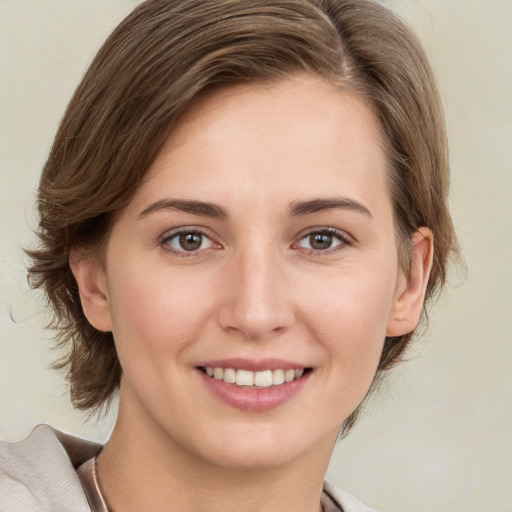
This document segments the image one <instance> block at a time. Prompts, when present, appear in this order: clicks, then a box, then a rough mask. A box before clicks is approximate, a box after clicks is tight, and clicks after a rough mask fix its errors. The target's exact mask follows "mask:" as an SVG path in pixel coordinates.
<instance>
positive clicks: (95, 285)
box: [69, 249, 112, 332]
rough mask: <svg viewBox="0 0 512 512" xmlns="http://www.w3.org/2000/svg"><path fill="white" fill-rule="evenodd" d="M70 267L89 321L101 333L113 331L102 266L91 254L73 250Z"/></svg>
mask: <svg viewBox="0 0 512 512" xmlns="http://www.w3.org/2000/svg"><path fill="white" fill-rule="evenodd" d="M69 266H70V267H71V271H72V272H73V275H74V276H75V279H76V282H77V284H78V291H79V293H80V301H81V302H82V309H83V310H84V314H85V316H86V318H87V320H89V323H90V324H91V325H92V326H93V327H95V328H96V329H98V330H99V331H103V332H108V331H111V330H112V321H111V317H110V304H109V301H108V291H107V280H106V275H105V272H104V270H103V269H102V267H101V265H100V264H99V263H98V262H97V261H96V260H95V258H92V257H91V256H90V254H84V253H83V252H81V251H79V250H76V249H72V250H71V254H70V257H69Z"/></svg>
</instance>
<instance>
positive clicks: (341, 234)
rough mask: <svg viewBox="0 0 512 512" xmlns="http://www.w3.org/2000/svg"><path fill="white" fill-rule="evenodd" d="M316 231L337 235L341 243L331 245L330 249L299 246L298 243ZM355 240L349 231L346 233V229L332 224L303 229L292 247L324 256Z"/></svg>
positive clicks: (351, 243)
mask: <svg viewBox="0 0 512 512" xmlns="http://www.w3.org/2000/svg"><path fill="white" fill-rule="evenodd" d="M315 233H328V234H330V235H333V236H334V237H336V238H337V239H338V240H339V241H340V242H341V243H340V244H338V245H336V246H334V247H330V248H328V249H323V250H321V249H308V248H304V247H299V245H298V244H299V243H300V242H301V241H302V240H304V238H306V237H308V236H311V235H312V234H315ZM354 242H355V240H354V238H353V237H352V236H350V235H349V234H348V233H346V232H345V231H342V230H340V229H338V228H333V227H331V226H316V227H312V228H308V229H306V230H304V231H302V232H301V233H299V234H298V235H297V238H296V241H295V242H294V243H293V244H292V248H294V249H302V250H303V251H306V252H309V253H310V254H314V255H318V256H322V255H328V254H332V253H334V252H337V251H339V250H341V249H342V248H343V247H345V246H351V245H353V244H354Z"/></svg>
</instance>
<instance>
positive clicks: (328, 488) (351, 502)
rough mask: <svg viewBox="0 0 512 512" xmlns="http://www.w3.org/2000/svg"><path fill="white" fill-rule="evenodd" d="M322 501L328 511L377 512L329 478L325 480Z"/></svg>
mask: <svg viewBox="0 0 512 512" xmlns="http://www.w3.org/2000/svg"><path fill="white" fill-rule="evenodd" d="M322 503H323V504H324V510H326V512H331V511H332V512H336V511H339V512H376V511H375V510H373V509H371V508H369V507H367V506H366V505H364V504H363V503H361V502H360V501H359V500H358V499H357V498H354V496H352V495H351V494H349V493H348V492H346V491H343V490H342V489H340V488H338V487H336V486H335V485H334V484H332V483H330V482H328V481H327V480H324V493H323V498H322ZM329 507H330V508H329Z"/></svg>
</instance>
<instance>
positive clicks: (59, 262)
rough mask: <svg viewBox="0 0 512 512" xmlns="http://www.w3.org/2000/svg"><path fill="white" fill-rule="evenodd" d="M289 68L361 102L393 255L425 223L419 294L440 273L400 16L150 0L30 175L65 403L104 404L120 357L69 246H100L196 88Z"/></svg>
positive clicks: (439, 150)
mask: <svg viewBox="0 0 512 512" xmlns="http://www.w3.org/2000/svg"><path fill="white" fill-rule="evenodd" d="M297 72H307V73H312V74H315V75H318V76H321V77H323V78H325V79H326V80H328V81H330V82H331V83H333V84H335V85H336V86H337V87H341V88H345V89H350V90H351V91H353V92H354V93H356V94H359V95H361V96H362V97H363V98H365V100H366V101H367V102H368V104H369V105H371V107H372V108H373V110H374V112H375V114H376V116H377V118H378V120H379V122H380V124H381V129H382V134H383V138H384V144H385V150H386V152H387V156H388V163H389V187H390V193H391V197H392V200H393V205H394V215H395V224H396V233H397V245H398V251H399V258H400V263H401V265H402V266H403V267H404V268H406V267H407V265H408V255H409V253H410V251H409V248H410V239H411V235H412V234H413V233H414V232H415V231H416V230H417V229H418V228H419V227H422V226H426V227H429V228H430V229H431V230H432V231H433V233H434V239H435V251H434V254H435V256H434V264H433V268H432V272H431V275H430V279H429V282H428V288H427V298H426V302H427V301H428V300H429V299H430V298H432V296H433V294H434V292H435V291H436V290H437V289H438V288H440V287H441V286H442V285H443V284H444V283H445V279H446V267H447V261H448V259H449V256H450V254H451V253H456V252H457V243H456V239H455V235H454V230H453V225H452V222H451V218H450V214H449V211H448V207H447V193H448V185H449V184H448V181H449V176H448V156H447V142H446V135H445V127H444V120H443V113H442V107H441V102H440V98H439V94H438V91H437V87H436V82H435V79H434V75H433V73H432V71H431V68H430V66H429V63H428V61H427V58H426V56H425V54H424V52H423V50H422V48H421V46H420V44H419V42H418V41H417V39H416V37H415V36H414V34H413V33H412V32H411V31H410V30H409V29H408V28H407V26H406V25H405V24H404V22H403V21H401V20H400V19H399V18H397V17H396V16H395V15H394V14H393V13H392V12H390V11H389V10H387V9H385V8H384V7H382V6H381V5H380V4H378V3H376V2H375V1H373V0H229V1H228V0H148V1H146V2H144V3H142V4H141V5H139V6H138V7H137V8H136V9H135V10H134V11H133V12H132V13H131V14H130V15H129V16H128V17H127V18H126V19H125V20H124V21H123V22H122V23H121V24H120V25H119V26H118V27H117V28H116V29H115V30H114V32H113V33H112V34H111V35H110V37H109V38H108V39H107V41H106V42H105V44H104V45H103V47H102V48H101V49H100V51H99V52H98V54H97V55H96V57H95V59H94V60H93V62H92V64H91V66H90V68H89V70H88V71H87V73H86V74H85V76H84V78H83V80H82V82H81V84H80V85H79V86H78V88H77V90H76V92H75V94H74V96H73V98H72V99H71V101H70V103H69V106H68V108H67V110H66V113H65V115H64V118H63V120H62V122H61V125H60V127H59V130H58V132H57V135H56V137H55V141H54V144H53V147H52V149H51V152H50V155H49V157H48V160H47V162H46V165H45V166H44V169H43V173H42V177H41V181H40V185H39V195H38V209H39V215H40V224H39V230H38V235H39V241H40V244H39V246H38V248H37V249H35V250H32V251H29V255H30V257H31V258H32V265H31V267H30V268H29V282H30V283H31V285H32V286H33V287H34V288H39V287H42V288H43V289H44V291H45V293H46V297H47V299H48V302H49V305H50V310H51V311H52V312H53V316H52V320H51V324H50V325H51V327H52V328H54V329H56V332H57V339H58V341H59V342H60V343H61V344H66V346H68V347H69V350H68V355H67V356H66V357H65V358H64V359H63V360H61V361H60V362H59V363H57V365H56V366H57V367H59V368H66V369H67V377H68V380H69V382H70V385H71V397H72V401H73V404H74V405H75V407H77V408H79V409H92V410H95V409H97V408H98V407H100V406H101V405H103V404H104V403H108V401H109V399H110V398H111V396H112V394H113V392H114V391H115V390H116V389H117V387H118V386H119V382H120V377H121V367H120V364H119V360H118V358H117V354H116V350H115V347H114V340H113V337H112V333H105V332H100V331H98V330H96V329H95V328H94V327H92V326H91V325H90V324H89V322H88V321H87V319H86V318H85V316H84V313H83V310H82V306H81V303H80V297H79V294H78V287H77V284H76V281H75V279H74V277H73V274H72V272H71V270H70V266H69V255H70V250H71V249H72V248H77V247H78V248H84V249H89V250H97V249H98V247H100V246H101V245H102V241H103V240H104V239H105V238H106V237H107V236H108V233H109V228H110V226H111V224H112V219H113V216H114V214H115V213H116V212H119V211H120V210H121V209H122V208H123V207H124V206H125V205H126V204H127V203H128V202H129V201H130V199H131V198H132V197H133V195H134V193H135V191H136V190H137V188H138V186H139V184H140V182H141V179H142V178H143V176H144V174H145V172H146V171H147V169H148V167H149V166H150V165H151V163H152V161H153V160H154V158H155V156H156V155H157V153H158V151H159V149H160V148H161V146H162V144H163V143H164V141H165V140H166V138H167V137H168V135H169V132H170V131H171V130H172V128H173V125H174V124H175V123H176V120H177V119H178V118H179V116H180V114H182V113H183V111H184V110H185V109H186V108H187V106H188V105H189V104H190V102H191V101H192V100H193V99H194V98H195V97H197V95H198V94H200V93H201V92H203V91H205V90H206V89H207V88H210V87H212V86H217V85H219V84H220V85H222V84H234V83H256V82H265V81H276V80H280V79H283V78H285V77H287V76H290V75H291V74H294V73H297ZM411 337H412V333H410V334H406V335H404V336H398V337H395V338H388V339H386V342H385V345H384V350H383V353H382V357H381V360H380V364H379V368H378V372H377V376H380V375H382V373H383V372H385V371H386V370H388V369H389V368H390V367H391V366H392V365H393V364H394V363H396V362H397V361H398V360H400V359H401V356H402V355H403V352H404V350H405V348H406V347H407V345H408V344H409V341H410V339H411ZM68 344H69V345H68ZM356 412H357V411H356ZM355 417H356V413H354V414H353V415H352V416H351V417H350V418H349V419H348V420H347V422H346V424H345V426H350V425H352V424H353V422H354V420H355Z"/></svg>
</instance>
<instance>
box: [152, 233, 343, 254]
mask: <svg viewBox="0 0 512 512" xmlns="http://www.w3.org/2000/svg"><path fill="white" fill-rule="evenodd" d="M182 235H198V236H200V237H202V238H201V242H200V246H199V247H198V248H197V249H193V250H189V251H187V250H186V249H184V248H181V249H175V248H173V247H172V245H171V242H172V241H173V240H176V239H179V237H180V236H182ZM314 235H323V236H325V235H327V236H329V237H332V239H333V240H337V242H338V243H337V244H336V245H334V246H333V247H328V248H326V249H313V248H312V247H309V248H307V247H301V246H300V243H301V242H302V241H304V240H306V239H308V237H309V238H310V237H312V236H314ZM310 240H311V238H310ZM205 241H209V246H208V247H204V248H201V246H202V245H203V244H204V243H205ZM352 243H353V242H352V240H351V238H350V237H348V236H347V235H346V234H345V233H344V232H342V231H339V230H337V229H335V228H329V227H322V228H314V229H311V230H309V231H308V232H307V233H305V234H302V236H301V237H300V238H299V240H298V241H297V242H294V243H293V244H292V245H291V247H292V248H293V249H303V250H304V251H305V252H306V253H307V254H308V255H313V256H327V255H330V254H332V253H334V252H337V251H339V250H340V249H342V248H343V247H344V246H350V245H352ZM160 245H161V246H162V247H163V249H164V250H165V251H166V252H168V253H171V254H173V255H175V256H178V257H182V258H190V257H197V256H199V255H200V253H201V252H202V251H204V250H207V249H210V248H216V249H218V248H222V246H221V245H220V244H218V243H217V242H215V241H214V240H213V239H212V238H211V236H208V235H207V234H206V233H205V232H204V231H203V230H202V229H200V228H194V227H190V228H188V227H187V228H180V229H177V230H175V231H172V232H171V233H166V234H165V235H164V236H162V238H161V241H160ZM214 246H216V247H214Z"/></svg>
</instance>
